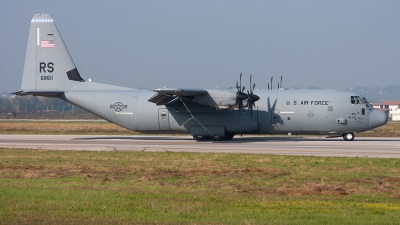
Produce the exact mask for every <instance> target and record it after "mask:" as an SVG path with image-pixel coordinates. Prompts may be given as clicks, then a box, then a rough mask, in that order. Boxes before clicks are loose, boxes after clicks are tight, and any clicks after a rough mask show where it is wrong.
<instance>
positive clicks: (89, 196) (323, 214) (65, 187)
mask: <svg viewBox="0 0 400 225" xmlns="http://www.w3.org/2000/svg"><path fill="white" fill-rule="evenodd" d="M0 156H1V157H0V203H1V204H0V224H111V223H118V224H132V223H138V224H399V223H400V222H399V221H400V175H399V174H400V160H399V159H370V158H337V157H299V156H274V155H250V154H249V155H246V154H202V153H172V152H158V153H150V152H116V151H113V152H87V151H43V150H15V149H0Z"/></svg>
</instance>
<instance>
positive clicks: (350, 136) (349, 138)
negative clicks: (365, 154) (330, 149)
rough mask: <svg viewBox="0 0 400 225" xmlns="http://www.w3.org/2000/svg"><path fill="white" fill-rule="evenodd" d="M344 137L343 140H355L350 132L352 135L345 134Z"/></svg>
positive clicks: (351, 133)
mask: <svg viewBox="0 0 400 225" xmlns="http://www.w3.org/2000/svg"><path fill="white" fill-rule="evenodd" d="M342 136H343V140H345V141H352V140H354V133H353V132H350V133H345V134H343V135H342Z"/></svg>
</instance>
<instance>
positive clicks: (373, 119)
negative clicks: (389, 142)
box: [369, 110, 388, 129]
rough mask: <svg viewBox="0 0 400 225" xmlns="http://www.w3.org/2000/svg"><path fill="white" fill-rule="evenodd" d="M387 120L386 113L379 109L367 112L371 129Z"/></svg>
mask: <svg viewBox="0 0 400 225" xmlns="http://www.w3.org/2000/svg"><path fill="white" fill-rule="evenodd" d="M387 121H388V114H387V113H386V112H382V111H379V110H372V112H371V113H370V114H369V127H370V128H371V129H373V128H375V127H379V126H382V125H384V124H386V123H387Z"/></svg>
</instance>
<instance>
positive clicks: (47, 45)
mask: <svg viewBox="0 0 400 225" xmlns="http://www.w3.org/2000/svg"><path fill="white" fill-rule="evenodd" d="M40 46H41V47H42V48H54V41H53V40H46V41H41V42H40Z"/></svg>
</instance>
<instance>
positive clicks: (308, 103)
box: [286, 100, 331, 105]
mask: <svg viewBox="0 0 400 225" xmlns="http://www.w3.org/2000/svg"><path fill="white" fill-rule="evenodd" d="M330 102H331V101H297V100H294V101H286V105H329V103H330Z"/></svg>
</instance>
